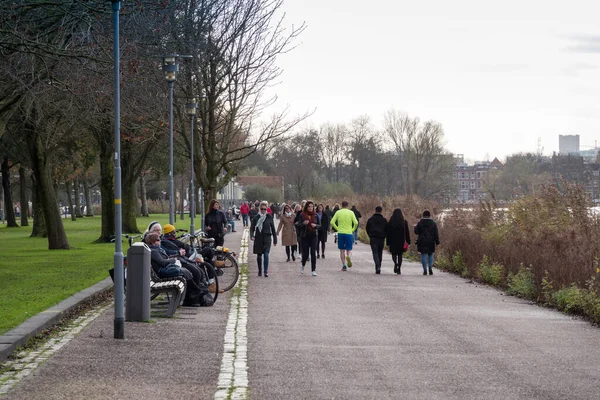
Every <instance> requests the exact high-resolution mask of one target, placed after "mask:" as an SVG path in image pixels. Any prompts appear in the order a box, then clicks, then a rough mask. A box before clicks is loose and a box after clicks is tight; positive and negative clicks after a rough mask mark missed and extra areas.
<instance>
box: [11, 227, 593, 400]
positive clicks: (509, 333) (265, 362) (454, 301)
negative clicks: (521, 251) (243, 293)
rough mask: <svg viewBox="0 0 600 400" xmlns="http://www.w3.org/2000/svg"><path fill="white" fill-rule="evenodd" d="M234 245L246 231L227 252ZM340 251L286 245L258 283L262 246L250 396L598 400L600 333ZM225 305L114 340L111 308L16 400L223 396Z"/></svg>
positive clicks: (449, 281) (251, 303)
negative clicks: (312, 251)
mask: <svg viewBox="0 0 600 400" xmlns="http://www.w3.org/2000/svg"><path fill="white" fill-rule="evenodd" d="M236 235H237V236H236ZM234 238H237V241H238V243H239V241H240V239H241V233H237V234H233V235H231V236H228V242H227V244H228V245H231V244H232V243H233V240H234ZM328 245H329V249H328V250H327V252H326V254H327V258H326V259H325V260H318V267H317V271H318V276H317V277H312V276H310V274H308V273H307V274H304V275H301V274H300V263H299V261H296V262H295V263H292V262H290V263H286V262H285V254H284V249H283V248H282V247H280V246H277V247H275V248H273V249H272V250H273V254H272V255H271V266H270V273H269V275H270V276H269V278H264V277H257V276H256V261H255V256H253V255H252V254H251V251H250V254H249V260H250V271H251V273H250V276H249V282H248V313H249V315H248V321H247V331H246V332H247V359H248V366H249V369H248V380H249V385H248V387H249V390H248V392H245V391H242V392H241V394H240V398H243V395H244V394H245V393H248V394H249V396H250V398H252V399H288V398H289V399H331V398H336V399H365V398H368V399H371V398H372V399H387V398H389V399H399V398H406V399H507V398H509V399H565V398H568V399H596V398H598V393H599V390H600V351H598V345H599V343H600V330H599V329H598V328H596V327H592V326H591V325H590V324H588V323H586V322H583V321H580V320H577V319H573V318H570V317H568V316H564V315H562V314H560V313H557V312H555V311H551V310H547V309H543V308H540V307H538V306H535V305H532V304H530V303H528V302H525V301H522V300H519V299H516V298H513V297H508V296H505V295H503V294H502V293H501V292H499V291H496V290H494V289H491V288H486V287H483V286H479V285H474V284H470V283H467V282H466V281H465V280H463V279H460V278H457V277H455V276H452V275H449V274H445V273H440V272H438V271H437V270H436V271H435V275H433V276H423V275H421V267H420V266H419V265H418V264H416V263H408V262H405V265H404V266H403V274H402V275H401V276H396V275H394V274H392V273H391V270H392V265H391V260H390V257H389V254H386V255H385V258H386V260H385V262H384V265H383V274H382V275H375V274H374V268H373V262H372V259H371V254H370V250H369V248H368V246H366V245H362V244H359V245H358V246H357V249H356V251H355V252H354V257H353V261H354V267H353V268H352V269H351V270H350V271H348V272H341V271H339V269H340V267H341V265H340V264H341V263H340V261H339V259H338V257H337V254H338V252H337V250H336V249H335V245H334V244H333V243H332V242H330V243H329V244H328ZM231 247H233V248H235V246H231ZM307 270H308V268H307ZM227 296H229V294H227V295H226V296H224V297H227ZM222 300H224V299H219V301H217V303H216V304H215V306H214V307H212V308H202V309H183V310H181V311H179V312H178V314H177V317H176V318H173V319H163V318H160V319H157V320H156V322H154V323H126V331H125V334H126V339H125V340H115V339H113V338H112V311H109V312H107V313H105V314H103V315H102V316H100V317H99V318H98V319H97V320H95V321H94V322H92V323H91V324H90V325H89V326H87V327H86V328H85V329H83V331H82V332H81V333H80V334H79V335H78V336H77V337H76V338H75V339H73V340H72V341H71V342H70V343H68V344H67V345H65V346H64V347H62V348H61V349H60V350H59V351H58V352H57V353H56V354H55V355H54V356H53V357H52V358H51V359H50V360H48V361H47V362H46V363H45V364H44V365H43V366H42V367H40V368H39V369H38V370H36V372H34V373H33V374H31V375H29V376H28V377H27V378H25V379H24V380H23V381H22V382H21V383H20V384H18V385H17V386H16V387H15V389H14V390H12V391H11V392H9V394H8V395H7V398H11V399H13V398H14V399H32V398H44V399H65V398H68V399H72V398H91V399H96V398H98V399H100V398H107V399H117V398H118V399H133V398H135V399H137V398H149V399H154V398H189V399H204V398H206V399H208V398H213V397H214V396H215V392H216V391H217V383H218V381H219V373H220V367H221V361H222V360H223V357H222V356H223V346H224V340H223V339H224V336H225V332H226V326H227V311H228V302H224V301H222Z"/></svg>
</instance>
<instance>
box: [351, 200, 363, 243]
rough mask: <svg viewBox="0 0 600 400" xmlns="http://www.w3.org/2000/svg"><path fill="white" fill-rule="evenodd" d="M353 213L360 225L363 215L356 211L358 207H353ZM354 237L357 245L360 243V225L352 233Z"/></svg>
mask: <svg viewBox="0 0 600 400" xmlns="http://www.w3.org/2000/svg"><path fill="white" fill-rule="evenodd" d="M352 212H353V213H354V216H355V217H356V220H357V221H358V222H359V223H360V219H361V218H362V215H361V213H360V211H358V210H357V209H356V206H352ZM352 235H353V236H354V244H357V243H358V224H357V225H356V229H355V230H354V232H352Z"/></svg>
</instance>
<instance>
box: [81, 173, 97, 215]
mask: <svg viewBox="0 0 600 400" xmlns="http://www.w3.org/2000/svg"><path fill="white" fill-rule="evenodd" d="M83 196H84V198H85V216H86V217H93V216H94V205H93V204H92V202H91V200H90V185H89V184H88V180H87V178H83Z"/></svg>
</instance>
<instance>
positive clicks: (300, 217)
mask: <svg viewBox="0 0 600 400" xmlns="http://www.w3.org/2000/svg"><path fill="white" fill-rule="evenodd" d="M304 221H309V222H308V225H305V224H304ZM294 224H295V225H296V228H297V230H296V235H298V236H299V237H300V238H305V237H307V238H309V239H310V238H314V237H315V236H317V232H318V231H319V229H320V227H321V226H320V225H319V217H318V216H317V214H316V213H313V214H312V215H311V214H308V213H304V212H302V211H300V212H298V214H296V219H295V220H294ZM310 224H316V225H317V226H315V227H314V228H313V227H312V226H311V225H310Z"/></svg>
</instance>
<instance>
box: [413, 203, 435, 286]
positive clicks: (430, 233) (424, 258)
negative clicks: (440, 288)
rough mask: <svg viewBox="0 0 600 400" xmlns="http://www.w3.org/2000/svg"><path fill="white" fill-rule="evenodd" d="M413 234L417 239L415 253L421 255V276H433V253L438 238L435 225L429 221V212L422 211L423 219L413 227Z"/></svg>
mask: <svg viewBox="0 0 600 400" xmlns="http://www.w3.org/2000/svg"><path fill="white" fill-rule="evenodd" d="M415 234H416V235H418V238H417V251H418V252H419V253H421V264H423V275H427V268H428V267H429V275H433V269H432V268H433V253H435V246H436V245H437V246H439V244H440V237H439V234H438V228H437V225H436V223H435V222H434V221H433V219H431V212H430V211H429V210H425V211H423V218H421V220H420V221H419V222H418V223H417V225H415Z"/></svg>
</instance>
